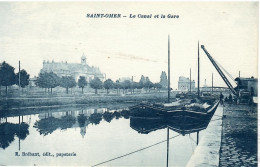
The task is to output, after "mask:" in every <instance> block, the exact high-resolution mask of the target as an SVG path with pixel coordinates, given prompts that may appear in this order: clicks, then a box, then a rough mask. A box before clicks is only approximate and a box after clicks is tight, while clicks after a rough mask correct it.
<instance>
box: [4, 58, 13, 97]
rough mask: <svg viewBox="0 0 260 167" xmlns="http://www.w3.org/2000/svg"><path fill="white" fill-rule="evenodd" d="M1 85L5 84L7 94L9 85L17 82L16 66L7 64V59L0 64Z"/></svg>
mask: <svg viewBox="0 0 260 167" xmlns="http://www.w3.org/2000/svg"><path fill="white" fill-rule="evenodd" d="M0 77H1V80H0V82H1V83H0V85H2V86H5V92H6V96H7V93H8V92H7V87H8V86H11V85H13V84H14V83H15V73H14V67H12V66H10V65H9V64H7V63H6V62H5V61H4V62H3V63H2V64H1V66H0Z"/></svg>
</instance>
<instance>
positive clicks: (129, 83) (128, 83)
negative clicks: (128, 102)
mask: <svg viewBox="0 0 260 167" xmlns="http://www.w3.org/2000/svg"><path fill="white" fill-rule="evenodd" d="M122 87H123V89H124V90H125V92H126V91H127V89H129V88H131V82H130V81H129V80H125V81H124V82H123V83H122Z"/></svg>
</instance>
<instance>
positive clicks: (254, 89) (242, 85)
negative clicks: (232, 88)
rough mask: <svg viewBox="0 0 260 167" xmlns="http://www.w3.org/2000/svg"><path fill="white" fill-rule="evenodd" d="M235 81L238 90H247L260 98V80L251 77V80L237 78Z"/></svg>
mask: <svg viewBox="0 0 260 167" xmlns="http://www.w3.org/2000/svg"><path fill="white" fill-rule="evenodd" d="M235 81H236V82H237V89H239V90H241V89H244V90H247V91H249V92H251V95H252V96H258V79H257V78H254V77H251V78H242V77H240V78H236V79H235Z"/></svg>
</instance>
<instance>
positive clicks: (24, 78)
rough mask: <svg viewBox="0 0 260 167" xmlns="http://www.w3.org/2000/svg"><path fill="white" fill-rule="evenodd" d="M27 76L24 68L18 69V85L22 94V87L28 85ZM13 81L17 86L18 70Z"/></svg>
mask: <svg viewBox="0 0 260 167" xmlns="http://www.w3.org/2000/svg"><path fill="white" fill-rule="evenodd" d="M29 77H30V75H29V74H28V73H27V72H26V71H25V70H21V71H20V86H21V87H22V94H23V88H25V86H27V85H29ZM15 82H16V85H18V86H19V72H18V73H17V74H16V76H15Z"/></svg>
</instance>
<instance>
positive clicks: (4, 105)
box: [0, 92, 167, 111]
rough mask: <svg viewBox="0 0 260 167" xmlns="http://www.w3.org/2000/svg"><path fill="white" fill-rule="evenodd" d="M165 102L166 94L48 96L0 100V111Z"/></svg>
mask: <svg viewBox="0 0 260 167" xmlns="http://www.w3.org/2000/svg"><path fill="white" fill-rule="evenodd" d="M166 100H167V93H166V92H156V93H154V92H153V93H142V94H121V95H117V94H97V95H95V94H93V95H78V96H49V97H38V98H35V97H17V98H1V99H0V111H2V110H5V111H10V110H26V109H41V108H48V107H52V108H60V107H63V106H64V107H68V106H80V105H84V106H100V105H115V104H124V103H130V104H136V103H140V102H142V101H148V102H164V101H166Z"/></svg>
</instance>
